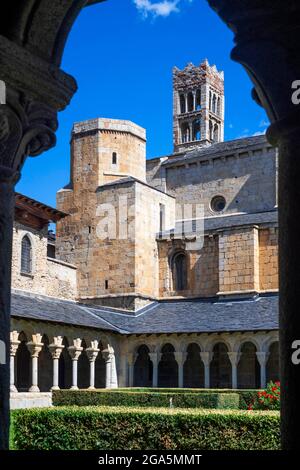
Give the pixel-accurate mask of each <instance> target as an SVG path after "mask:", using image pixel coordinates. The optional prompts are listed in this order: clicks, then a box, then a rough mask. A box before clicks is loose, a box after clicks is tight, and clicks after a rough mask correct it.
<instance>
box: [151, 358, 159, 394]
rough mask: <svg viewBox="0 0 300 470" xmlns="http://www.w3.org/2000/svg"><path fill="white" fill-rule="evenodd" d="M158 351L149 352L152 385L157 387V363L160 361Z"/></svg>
mask: <svg viewBox="0 0 300 470" xmlns="http://www.w3.org/2000/svg"><path fill="white" fill-rule="evenodd" d="M160 357H161V354H160V353H156V352H154V353H149V358H150V360H151V362H152V366H153V375H152V387H153V388H157V386H158V363H159V361H160Z"/></svg>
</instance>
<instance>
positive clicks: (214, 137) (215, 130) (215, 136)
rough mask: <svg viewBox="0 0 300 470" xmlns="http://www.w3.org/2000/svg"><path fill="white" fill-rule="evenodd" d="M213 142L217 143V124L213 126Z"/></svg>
mask: <svg viewBox="0 0 300 470" xmlns="http://www.w3.org/2000/svg"><path fill="white" fill-rule="evenodd" d="M213 141H214V142H219V126H218V124H215V125H214V135H213Z"/></svg>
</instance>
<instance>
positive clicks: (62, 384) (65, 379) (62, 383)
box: [58, 336, 72, 389]
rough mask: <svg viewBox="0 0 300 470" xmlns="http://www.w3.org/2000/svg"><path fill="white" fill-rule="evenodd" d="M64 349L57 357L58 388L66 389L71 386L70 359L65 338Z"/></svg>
mask: <svg viewBox="0 0 300 470" xmlns="http://www.w3.org/2000/svg"><path fill="white" fill-rule="evenodd" d="M62 344H63V345H64V348H63V350H62V352H61V355H60V356H59V379H58V385H59V388H62V389H67V388H71V385H72V359H71V356H70V354H69V351H68V347H69V342H68V339H67V338H66V336H64V338H63V342H62Z"/></svg>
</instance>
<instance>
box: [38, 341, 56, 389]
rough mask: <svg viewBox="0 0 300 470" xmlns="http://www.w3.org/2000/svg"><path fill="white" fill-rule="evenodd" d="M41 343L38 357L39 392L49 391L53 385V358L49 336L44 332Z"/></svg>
mask: <svg viewBox="0 0 300 470" xmlns="http://www.w3.org/2000/svg"><path fill="white" fill-rule="evenodd" d="M42 343H43V347H42V349H41V351H40V353H39V358H38V386H39V389H40V391H41V392H49V391H50V389H51V387H52V385H53V360H52V355H51V353H50V350H49V338H48V336H47V335H45V334H44V335H43V337H42Z"/></svg>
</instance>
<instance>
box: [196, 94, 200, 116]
mask: <svg viewBox="0 0 300 470" xmlns="http://www.w3.org/2000/svg"><path fill="white" fill-rule="evenodd" d="M199 109H201V90H200V89H198V90H197V91H196V111H198V110H199Z"/></svg>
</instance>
